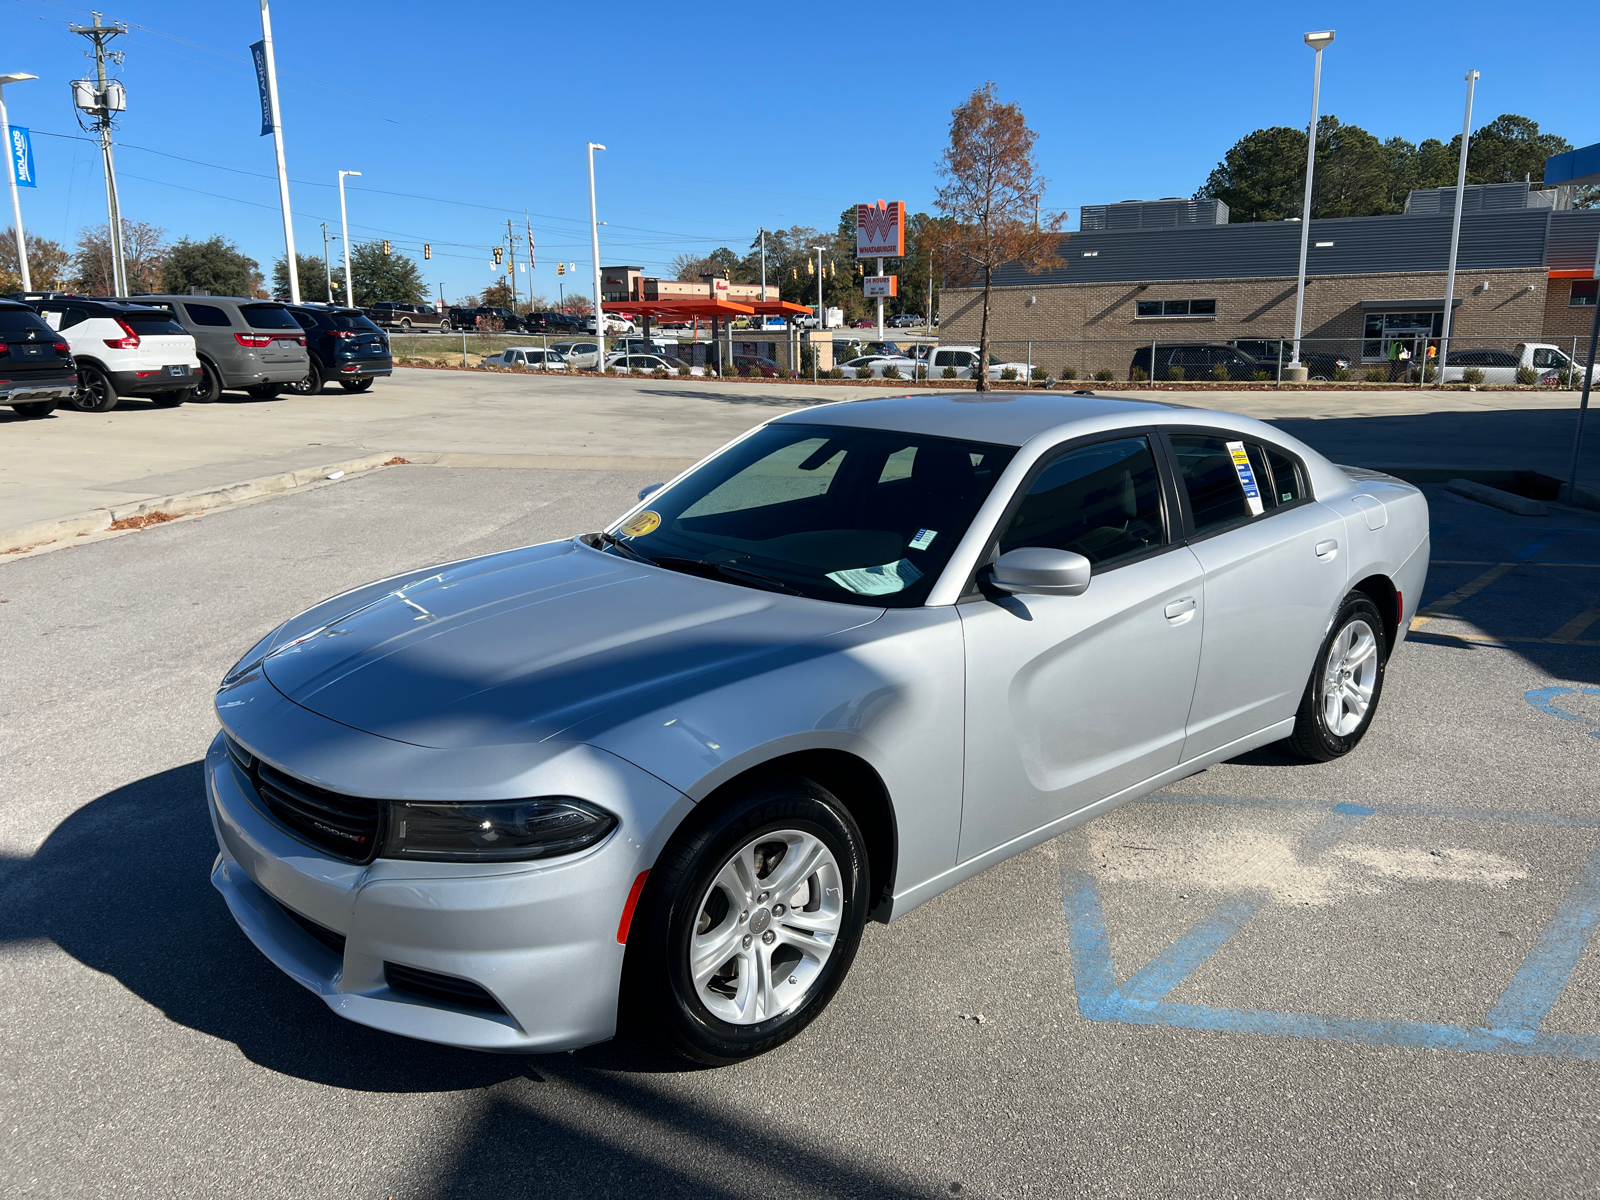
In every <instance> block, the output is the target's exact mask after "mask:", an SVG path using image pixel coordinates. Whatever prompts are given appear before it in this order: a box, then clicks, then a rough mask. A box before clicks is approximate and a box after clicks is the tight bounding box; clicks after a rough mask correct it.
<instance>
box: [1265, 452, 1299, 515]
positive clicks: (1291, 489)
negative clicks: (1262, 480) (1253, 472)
mask: <svg viewBox="0 0 1600 1200" xmlns="http://www.w3.org/2000/svg"><path fill="white" fill-rule="evenodd" d="M1267 460H1268V461H1269V462H1270V463H1271V464H1272V490H1273V494H1274V496H1275V497H1276V499H1277V501H1278V503H1279V504H1293V503H1294V502H1295V501H1296V500H1299V499H1301V498H1302V497H1304V496H1305V494H1306V488H1305V483H1304V482H1303V481H1302V480H1301V478H1300V466H1299V464H1298V463H1296V462H1295V461H1294V459H1292V458H1290V457H1289V456H1288V455H1287V454H1284V453H1283V452H1281V451H1279V450H1268V451H1267Z"/></svg>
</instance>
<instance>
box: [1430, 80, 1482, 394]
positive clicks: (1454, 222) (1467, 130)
mask: <svg viewBox="0 0 1600 1200" xmlns="http://www.w3.org/2000/svg"><path fill="white" fill-rule="evenodd" d="M1463 78H1465V79H1466V81H1467V115H1466V116H1465V117H1463V118H1462V120H1461V162H1460V163H1459V164H1457V166H1456V211H1455V213H1454V215H1452V216H1451V218H1450V265H1449V266H1448V267H1446V268H1445V274H1444V327H1443V329H1442V330H1441V331H1440V337H1439V386H1440V387H1441V388H1442V387H1444V364H1445V360H1446V359H1447V358H1448V357H1449V354H1450V318H1452V317H1453V316H1455V299H1456V247H1457V246H1458V245H1459V244H1460V242H1461V201H1462V199H1463V198H1464V197H1465V196H1466V191H1467V142H1468V140H1469V139H1470V138H1471V136H1472V90H1473V88H1475V87H1476V86H1477V84H1478V73H1477V72H1476V71H1468V72H1467V73H1466V75H1465V76H1463ZM1422 375H1423V379H1424V382H1426V379H1427V375H1428V364H1427V361H1426V360H1424V361H1423V364H1422Z"/></svg>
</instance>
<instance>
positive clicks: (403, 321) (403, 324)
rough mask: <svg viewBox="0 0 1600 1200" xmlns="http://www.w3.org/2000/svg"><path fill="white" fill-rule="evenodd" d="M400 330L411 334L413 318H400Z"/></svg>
mask: <svg viewBox="0 0 1600 1200" xmlns="http://www.w3.org/2000/svg"><path fill="white" fill-rule="evenodd" d="M400 328H401V329H403V330H405V331H406V332H407V333H410V332H411V318H410V317H401V318H400Z"/></svg>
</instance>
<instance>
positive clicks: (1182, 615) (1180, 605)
mask: <svg viewBox="0 0 1600 1200" xmlns="http://www.w3.org/2000/svg"><path fill="white" fill-rule="evenodd" d="M1194 610H1195V598H1194V597H1193V596H1184V597H1182V598H1181V599H1178V600H1171V601H1168V603H1167V606H1166V607H1165V608H1163V609H1162V610H1161V611H1162V612H1163V613H1164V614H1165V615H1166V618H1167V620H1169V621H1171V622H1172V623H1173V624H1174V625H1181V624H1183V623H1184V622H1185V621H1187V620H1188V619H1189V618H1190V617H1191V616H1193V615H1194Z"/></svg>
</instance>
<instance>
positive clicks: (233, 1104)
mask: <svg viewBox="0 0 1600 1200" xmlns="http://www.w3.org/2000/svg"><path fill="white" fill-rule="evenodd" d="M652 478H653V477H652V476H649V475H643V474H640V473H638V472H617V471H590V470H521V469H499V470H482V469H480V470H469V469H455V468H446V467H395V468H391V469H387V470H382V471H378V472H374V473H372V474H371V475H369V476H365V477H361V478H357V479H353V480H350V481H347V482H344V483H341V484H338V485H336V486H330V487H325V488H321V489H319V490H309V491H306V492H303V493H296V494H291V495H287V496H284V497H282V498H279V499H274V500H271V501H268V502H264V503H258V504H253V505H250V506H247V507H242V508H237V509H233V510H230V511H223V512H217V513H212V514H208V515H204V516H201V517H198V518H194V519H185V520H181V521H176V522H173V523H170V524H166V525H161V526H157V527H154V528H150V529H146V530H144V531H142V532H139V533H137V534H134V535H130V536H126V537H121V538H117V539H113V540H108V541H103V542H97V543H95V544H90V545H84V546H81V547H77V548H72V549H67V550H64V551H59V552H55V553H49V554H44V555H40V556H36V557H30V558H25V559H20V560H16V561H11V562H6V563H0V631H3V634H0V636H3V647H4V653H3V654H0V958H3V961H4V964H5V965H4V970H3V971H0V1013H3V1014H4V1019H3V1021H0V1047H3V1048H0V1062H3V1063H4V1071H3V1072H0V1114H3V1116H4V1120H3V1121H0V1145H3V1151H0V1194H4V1195H7V1196H13V1195H14V1196H79V1195H83V1196H104V1195H129V1196H143V1195H148V1196H191V1195H193V1196H201V1195H204V1196H219V1195H221V1196H233V1195H240V1196H245V1195H248V1196H252V1197H278V1196H284V1197H289V1196H296V1197H298V1196H306V1195H319V1196H320V1195H329V1196H332V1195H338V1196H357V1197H386V1196H393V1197H406V1198H410V1197H434V1196H448V1197H455V1196H461V1197H465V1196H486V1195H529V1196H558V1195H570V1194H580V1193H581V1194H585V1195H600V1196H636V1195H662V1196H678V1195H681V1196H728V1197H735V1196H738V1197H743V1196H880V1195H881V1196H917V1197H932V1196H953V1195H964V1196H1023V1195H1034V1196H1093V1197H1099V1196H1129V1197H1155V1196H1172V1197H1188V1196H1206V1197H1211V1196H1245V1197H1255V1196H1295V1197H1344V1196H1411V1195H1421V1196H1440V1197H1474V1196H1476V1197H1505V1196H1529V1197H1567V1196H1572V1197H1578V1196H1592V1195H1595V1194H1596V1193H1597V1191H1600V1185H1597V1184H1596V1182H1595V1181H1596V1179H1597V1178H1600V1110H1597V1106H1596V1104H1595V1101H1594V1095H1595V1091H1596V1085H1597V1083H1600V945H1597V944H1596V939H1595V938H1594V937H1593V936H1592V935H1593V933H1594V928H1595V925H1596V923H1597V921H1600V850H1597V845H1600V795H1597V789H1596V787H1595V779H1596V778H1597V777H1600V776H1597V764H1600V620H1597V618H1600V520H1597V519H1596V518H1595V517H1594V516H1593V515H1592V514H1585V513H1581V512H1578V511H1576V510H1566V509H1552V512H1551V515H1550V516H1548V517H1544V518H1518V517H1513V516H1511V515H1509V514H1507V513H1503V512H1500V511H1499V510H1497V509H1491V508H1486V507H1483V506H1481V505H1478V504H1475V503H1473V502H1471V501H1468V500H1465V499H1462V498H1459V497H1456V496H1454V495H1451V494H1449V493H1445V492H1443V491H1441V490H1438V489H1430V502H1431V504H1432V505H1433V515H1434V542H1433V553H1434V557H1435V560H1436V562H1435V565H1434V568H1433V570H1432V574H1431V576H1430V584H1429V588H1428V592H1427V594H1426V595H1425V597H1424V604H1425V606H1426V607H1425V609H1424V614H1423V617H1424V618H1425V620H1423V621H1422V624H1421V626H1420V628H1419V629H1418V630H1417V632H1416V633H1415V635H1414V636H1413V639H1412V641H1411V643H1410V644H1409V645H1407V646H1406V647H1405V648H1404V649H1403V650H1402V651H1401V653H1400V654H1399V656H1398V657H1397V658H1396V659H1395V660H1394V661H1393V664H1392V666H1391V669H1390V671H1389V675H1388V679H1387V684H1386V693H1385V697H1384V700H1383V707H1382V710H1381V712H1380V714H1379V717H1378V720H1377V723H1376V724H1375V726H1374V728H1373V730H1372V732H1371V734H1370V735H1369V736H1368V737H1367V739H1366V740H1365V741H1364V743H1363V744H1362V745H1361V746H1360V747H1359V749H1358V750H1357V751H1356V752H1355V753H1354V754H1352V755H1351V756H1349V757H1348V758H1346V759H1343V760H1341V761H1338V762H1335V763H1330V764H1326V765H1321V766H1304V765H1293V764H1290V763H1288V762H1287V761H1285V760H1284V759H1282V758H1281V757H1280V756H1279V755H1277V754H1276V753H1275V752H1274V751H1272V750H1271V749H1268V750H1264V751H1258V752H1255V753H1253V754H1251V755H1249V756H1247V757H1246V758H1244V759H1241V760H1238V761H1235V762H1232V763H1228V764H1225V765H1222V766H1219V767H1215V768H1213V769H1211V770H1209V771H1206V772H1204V773H1203V774H1201V775H1198V776H1194V777H1191V778H1190V779H1187V780H1184V781H1182V782H1180V783H1178V784H1175V785H1173V786H1172V787H1171V788H1169V789H1167V790H1166V791H1164V792H1161V793H1158V794H1156V795H1154V796H1152V797H1149V798H1147V799H1146V800H1144V801H1141V802H1139V803H1136V804H1132V805H1129V806H1126V807H1124V808H1122V809H1120V810H1117V811H1116V812H1114V813H1113V814H1111V815H1109V816H1107V817H1105V818H1102V819H1100V820H1098V821H1095V822H1093V823H1091V824H1088V825H1086V826H1082V827H1080V828H1078V829H1076V830H1074V831H1072V832H1070V833H1068V834H1066V835H1064V836H1062V837H1061V838H1058V839H1056V840H1055V841H1053V842H1049V843H1047V844H1045V845H1043V846H1040V847H1038V848H1037V849H1035V850H1033V851H1030V852H1028V853H1026V854H1024V855H1021V856H1019V857H1017V858H1015V859H1013V860H1011V861H1009V862H1007V863H1005V864H1002V865H1001V866H1000V867H998V868H996V869H994V870H991V871H989V872H988V873H986V874H985V875H982V876H980V877H978V878H977V879H975V880H972V881H970V882H968V883H967V884H965V885H963V886H961V887H959V888H957V889H955V890H953V891H952V892H950V893H947V894H946V895H944V896H942V897H940V898H939V899H937V900H935V901H933V902H931V903H930V904H928V905H926V906H924V907H923V908H921V909H918V910H916V911H915V912H913V913H912V914H910V915H909V916H907V917H906V918H904V919H903V920H902V921H899V922H897V923H896V924H894V925H893V926H888V927H885V926H877V925H873V926H869V927H868V929H867V933H866V936H865V938H864V941H863V944H862V948H861V952H860V954H859V956H858V958H857V960H856V964H855V967H854V969H853V971H852V973H851V975H850V977H849V979H848V980H847V982H846V984H845V986H844V988H843V990H842V991H841V993H840V994H839V996H838V998H837V999H836V1000H835V1002H834V1003H833V1005H832V1006H831V1007H830V1008H829V1010H828V1011H827V1012H826V1013H825V1014H824V1015H823V1016H822V1018H821V1019H819V1020H818V1021H817V1022H816V1023H815V1024H813V1025H812V1026H811V1027H810V1028H809V1029H808V1030H807V1031H806V1032H805V1033H804V1034H803V1035H802V1036H801V1037H800V1038H799V1039H798V1040H797V1041H795V1042H792V1043H790V1044H789V1045H787V1046H785V1047H783V1048H781V1049H780V1050H778V1051H776V1052H774V1053H772V1054H769V1055H767V1056H765V1057H763V1058H761V1059H758V1060H756V1061H753V1062H750V1063H747V1064H743V1065H740V1066H736V1067H730V1068H724V1069H720V1070H687V1069H680V1068H679V1067H677V1066H676V1065H675V1064H672V1063H668V1062H663V1061H660V1060H656V1059H653V1058H649V1057H644V1056H641V1055H639V1054H638V1053H636V1052H633V1051H629V1050H627V1049H625V1048H619V1047H614V1046H600V1047H594V1048H591V1049H588V1050H584V1051H580V1052H578V1053H575V1054H570V1055H566V1054H563V1055H556V1056H551V1057H538V1058H513V1057H495V1056H488V1055H480V1054H474V1053H469V1052H464V1051H455V1050H449V1049H444V1048H440V1047H433V1046H428V1045H424V1044H420V1043H414V1042H409V1041H405V1040H403V1039H399V1038H395V1037H391V1036H388V1035H384V1034H380V1033H376V1032H374V1031H372V1030H368V1029H365V1028H362V1027H358V1026H355V1025H352V1024H349V1023H346V1022H343V1021H341V1020H339V1019H338V1018H336V1017H334V1016H333V1015H332V1014H331V1013H330V1012H329V1011H328V1010H327V1009H326V1008H325V1007H324V1006H323V1004H322V1003H321V1002H320V1001H318V1000H316V999H315V998H314V997H312V996H311V995H310V994H309V993H305V992H303V991H301V990H300V989H299V988H298V987H297V986H296V985H295V984H293V983H292V982H290V981H289V980H288V979H287V978H286V977H285V976H283V975H282V974H280V973H279V972H278V971H276V970H275V969H274V968H273V967H271V966H270V965H268V963H267V962H266V961H265V960H264V959H263V958H262V957H261V956H260V955H259V954H258V953H257V952H256V951H255V950H254V949H253V948H252V947H251V946H250V945H249V943H248V942H246V940H245V939H244V937H243V935H242V934H240V933H239V932H238V930H237V929H236V928H235V926H234V925H233V923H232V920H231V919H230V918H229V916H228V914H227V911H226V909H225V907H224V906H223V904H222V901H221V899H220V898H219V897H218V896H217V895H216V894H215V893H214V892H213V891H212V889H211V887H210V884H209V882H208V879H207V875H208V871H209V868H210V864H211V861H212V858H213V855H214V853H215V848H214V845H213V842H212V835H211V831H210V828H209V825H208V823H207V820H206V817H205V812H204V803H203V798H202V794H201V787H200V771H199V759H200V756H201V754H202V752H203V750H204V747H205V745H206V743H207V742H208V741H209V739H210V737H211V735H212V732H213V730H214V729H215V720H214V717H213V716H212V713H211V710H210V697H211V694H212V691H213V689H214V686H215V682H216V680H217V679H218V678H219V677H220V676H221V675H222V673H223V672H224V671H225V670H226V668H227V667H228V666H229V665H231V663H232V662H233V661H234V659H235V657H236V656H237V655H238V654H239V653H240V652H241V651H242V650H243V649H244V648H246V647H247V646H248V645H250V644H251V643H252V642H253V641H254V640H255V638H256V637H257V636H258V635H259V634H260V633H261V632H264V631H265V630H266V629H267V628H269V627H271V626H272V625H273V624H275V623H276V622H277V621H279V620H280V619H282V618H283V617H284V616H286V615H288V614H290V613H292V612H294V611H296V610H297V609H299V608H301V607H303V606H304V605H306V604H308V603H310V602H312V601H314V600H316V599H319V598H321V597H322V596H325V595H328V594H331V593H334V592H337V591H339V590H341V589H343V588H345V587H348V586H350V585H353V584H355V583H358V582H361V581H364V580H367V579H371V578H375V577H379V576H382V575H385V574H389V573H392V572H395V571H399V570H403V569H407V568H410V567H412V566H416V565H421V564H424V563H427V562H431V561H437V560H441V559H445V558H454V557H459V556H462V555H467V554H473V553H479V552H483V551H488V550H493V549H498V548H503V547H509V546H513V545H520V544H525V543H527V542H531V541H537V540H544V539H548V538H554V537H560V536H566V535H570V534H572V533H575V532H578V531H581V530H585V529H592V528H595V527H597V526H598V525H599V524H601V523H602V522H603V520H604V519H605V518H606V517H607V516H609V515H610V514H612V513H614V512H616V511H618V510H619V509H620V508H622V507H623V506H624V505H625V504H626V503H627V502H628V500H629V498H630V497H631V496H632V495H633V493H634V492H635V491H636V490H637V488H638V487H639V486H641V485H642V484H644V483H647V482H650V481H651V480H652ZM980 1018H981V1019H980Z"/></svg>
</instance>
